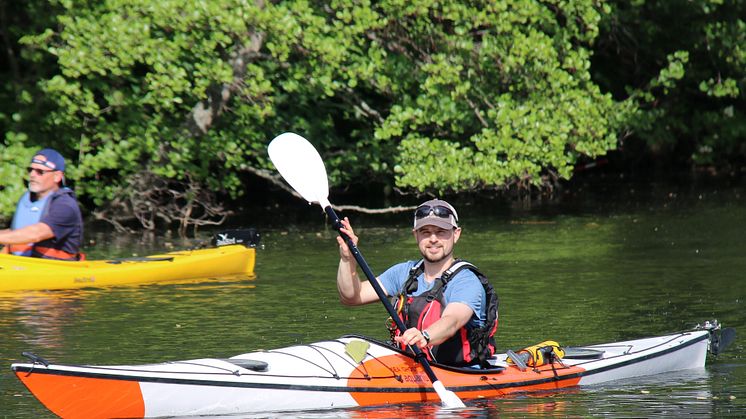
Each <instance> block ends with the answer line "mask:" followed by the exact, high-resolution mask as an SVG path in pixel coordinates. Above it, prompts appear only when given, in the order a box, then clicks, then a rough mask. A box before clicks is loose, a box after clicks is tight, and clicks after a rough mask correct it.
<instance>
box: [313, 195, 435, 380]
mask: <svg viewBox="0 0 746 419" xmlns="http://www.w3.org/2000/svg"><path fill="white" fill-rule="evenodd" d="M324 211H325V212H326V215H327V216H328V217H329V218H330V219H331V220H332V225H333V226H334V228H336V229H337V231H338V232H339V235H340V236H341V237H342V239H344V241H345V243H347V247H349V248H350V252H352V256H354V257H355V260H356V261H357V264H358V266H360V269H362V270H363V273H365V276H366V277H368V281H369V282H370V284H371V285H372V286H373V289H374V290H376V294H378V299H379V300H381V302H382V303H383V306H384V307H386V311H388V312H389V316H391V318H392V319H393V320H394V322H395V323H396V327H397V328H399V332H401V333H404V331H405V330H407V327H406V326H405V325H404V322H402V320H401V318H400V317H399V315H398V314H397V313H396V310H395V309H394V306H392V305H391V302H389V300H388V298H386V294H384V292H383V288H381V284H379V283H378V280H376V276H375V275H373V272H372V271H371V270H370V267H369V266H368V263H366V262H365V258H363V255H362V253H360V250H358V248H357V246H355V243H353V242H352V239H351V238H350V237H349V236H348V235H346V234H344V233H343V232H342V231H341V230H340V229H341V228H342V223H341V222H340V220H339V217H338V216H337V213H335V212H334V209H333V208H332V207H331V206H327V207H326V208H324ZM410 348H412V351H413V352H414V355H415V359H417V360H418V361H420V363H421V364H422V368H424V369H425V373H426V374H427V376H428V377H429V378H430V381H432V382H436V381H438V377H437V376H436V375H435V372H433V369H432V368H431V367H430V363H429V362H428V360H427V357H425V354H423V353H422V351H421V350H420V348H419V347H417V345H410Z"/></svg>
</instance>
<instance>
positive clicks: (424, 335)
mask: <svg viewBox="0 0 746 419" xmlns="http://www.w3.org/2000/svg"><path fill="white" fill-rule="evenodd" d="M422 337H423V338H425V342H427V343H430V333H427V330H423V331H422Z"/></svg>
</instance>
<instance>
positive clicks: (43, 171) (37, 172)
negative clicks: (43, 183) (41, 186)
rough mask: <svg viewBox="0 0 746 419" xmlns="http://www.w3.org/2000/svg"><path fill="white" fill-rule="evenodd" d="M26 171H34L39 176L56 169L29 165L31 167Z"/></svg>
mask: <svg viewBox="0 0 746 419" xmlns="http://www.w3.org/2000/svg"><path fill="white" fill-rule="evenodd" d="M26 171H27V172H28V173H29V174H31V172H34V173H36V175H37V176H42V175H44V174H46V173H50V172H54V170H44V169H37V168H34V167H29V168H27V169H26Z"/></svg>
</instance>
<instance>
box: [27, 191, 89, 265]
mask: <svg viewBox="0 0 746 419" xmlns="http://www.w3.org/2000/svg"><path fill="white" fill-rule="evenodd" d="M50 198H51V199H50V200H49V202H48V203H47V205H49V209H48V210H46V209H45V214H44V215H43V216H42V217H41V219H40V220H39V222H41V223H44V224H46V225H48V226H49V228H51V229H52V232H53V233H54V238H51V239H48V240H43V241H41V242H39V243H37V245H39V246H42V247H51V248H54V249H59V250H63V251H65V252H67V253H71V254H76V253H78V251H79V249H80V246H81V244H82V241H83V217H82V215H81V213H80V207H79V206H78V201H77V200H75V196H74V195H73V193H72V191H69V190H60V191H58V192H56V193H55V196H52V197H50Z"/></svg>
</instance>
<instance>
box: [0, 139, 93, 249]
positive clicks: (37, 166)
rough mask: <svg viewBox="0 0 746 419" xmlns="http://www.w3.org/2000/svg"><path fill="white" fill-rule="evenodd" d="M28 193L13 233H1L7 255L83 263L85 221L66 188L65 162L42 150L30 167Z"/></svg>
mask: <svg viewBox="0 0 746 419" xmlns="http://www.w3.org/2000/svg"><path fill="white" fill-rule="evenodd" d="M27 170H28V191H26V193H24V194H23V196H22V197H21V199H19V200H18V204H17V206H16V212H15V215H14V216H13V222H12V224H11V228H10V229H6V230H0V244H4V245H6V246H5V247H4V248H3V249H2V252H3V253H13V254H15V255H19V256H32V257H40V258H47V259H60V260H79V259H80V258H81V255H80V253H79V249H80V245H81V243H82V240H83V218H82V216H81V213H80V207H79V206H78V201H77V200H76V199H75V194H74V193H73V191H72V190H71V189H70V188H68V187H66V186H65V159H64V157H62V155H61V154H60V153H59V152H57V151H56V150H53V149H51V148H45V149H43V150H39V151H38V152H37V153H36V154H35V155H34V157H33V158H32V159H31V164H30V165H29V167H28V169H27Z"/></svg>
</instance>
